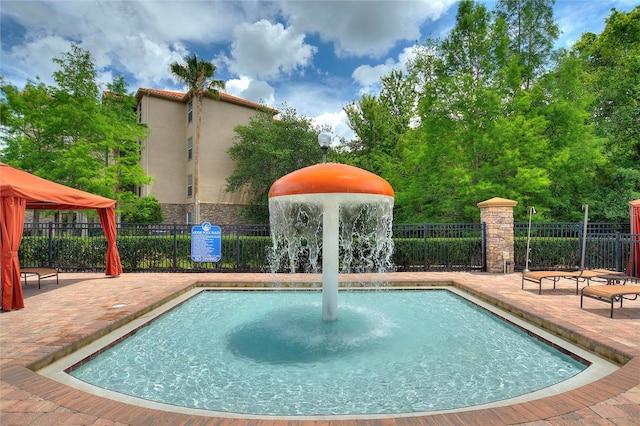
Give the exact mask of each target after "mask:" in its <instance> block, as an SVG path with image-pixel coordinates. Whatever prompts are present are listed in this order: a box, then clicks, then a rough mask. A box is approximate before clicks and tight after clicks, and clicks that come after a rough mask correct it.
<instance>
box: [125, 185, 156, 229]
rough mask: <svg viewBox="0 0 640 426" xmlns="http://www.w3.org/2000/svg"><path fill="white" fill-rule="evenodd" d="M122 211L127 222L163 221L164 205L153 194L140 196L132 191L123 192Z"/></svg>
mask: <svg viewBox="0 0 640 426" xmlns="http://www.w3.org/2000/svg"><path fill="white" fill-rule="evenodd" d="M120 213H121V215H122V220H123V221H124V222H126V223H162V221H163V217H162V207H160V203H159V202H158V200H157V199H156V198H155V197H154V196H153V195H150V196H148V197H142V198H138V197H136V196H135V194H133V193H132V192H127V193H125V194H123V197H122V199H121V201H120Z"/></svg>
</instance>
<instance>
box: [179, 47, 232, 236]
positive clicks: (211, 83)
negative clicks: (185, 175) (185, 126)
mask: <svg viewBox="0 0 640 426" xmlns="http://www.w3.org/2000/svg"><path fill="white" fill-rule="evenodd" d="M216 69H217V67H216V66H215V65H214V64H212V63H211V62H209V61H205V60H204V59H200V60H198V57H197V55H196V54H195V53H194V54H193V55H191V56H185V57H184V64H182V63H178V62H173V63H172V64H171V73H172V74H173V75H174V77H176V78H177V79H178V81H181V82H183V83H185V84H186V85H187V88H188V90H189V94H190V95H191V96H194V97H195V98H196V101H197V103H196V132H195V135H194V142H193V201H194V202H193V204H194V223H200V208H199V206H198V175H199V169H200V167H199V161H200V155H199V154H200V125H201V123H202V100H203V99H204V97H205V95H206V96H210V97H212V98H214V99H218V98H219V95H220V94H219V92H218V89H224V81H222V80H215V79H214V78H213V76H214V74H215V72H216Z"/></svg>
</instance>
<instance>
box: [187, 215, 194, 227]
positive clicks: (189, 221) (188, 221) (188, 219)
mask: <svg viewBox="0 0 640 426" xmlns="http://www.w3.org/2000/svg"><path fill="white" fill-rule="evenodd" d="M191 223H193V213H191V212H187V225H191Z"/></svg>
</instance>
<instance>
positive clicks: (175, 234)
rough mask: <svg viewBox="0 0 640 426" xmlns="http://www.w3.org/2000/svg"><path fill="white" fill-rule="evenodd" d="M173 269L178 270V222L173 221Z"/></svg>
mask: <svg viewBox="0 0 640 426" xmlns="http://www.w3.org/2000/svg"><path fill="white" fill-rule="evenodd" d="M173 270H174V271H175V272H177V271H178V224H177V223H175V222H173Z"/></svg>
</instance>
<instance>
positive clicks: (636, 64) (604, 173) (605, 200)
mask: <svg viewBox="0 0 640 426" xmlns="http://www.w3.org/2000/svg"><path fill="white" fill-rule="evenodd" d="M575 51H576V52H578V53H579V54H580V57H581V58H582V59H583V60H584V61H585V63H586V65H587V73H588V77H587V78H586V79H585V80H586V81H587V82H588V83H589V84H590V87H589V88H588V90H589V91H590V92H592V93H594V94H595V96H594V98H593V102H592V104H591V106H590V111H591V117H592V120H593V123H594V124H595V130H596V132H597V134H598V136H600V137H603V138H605V145H604V151H603V154H604V156H605V159H606V162H605V163H604V164H602V163H601V164H600V165H599V167H598V169H597V180H596V183H597V187H596V191H595V196H594V208H593V209H592V211H593V212H594V217H596V218H597V219H599V220H615V221H626V220H628V205H627V203H628V202H629V201H630V200H634V199H637V198H640V167H639V164H640V124H639V123H640V78H638V76H639V75H640V6H638V7H636V8H634V9H633V10H632V11H630V12H628V13H625V12H620V11H616V10H615V9H613V10H612V11H611V15H610V16H609V17H608V18H607V19H606V26H605V28H604V30H603V31H602V33H601V34H599V35H595V34H593V33H586V34H583V36H582V38H581V39H580V41H579V42H578V43H576V45H575Z"/></svg>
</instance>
